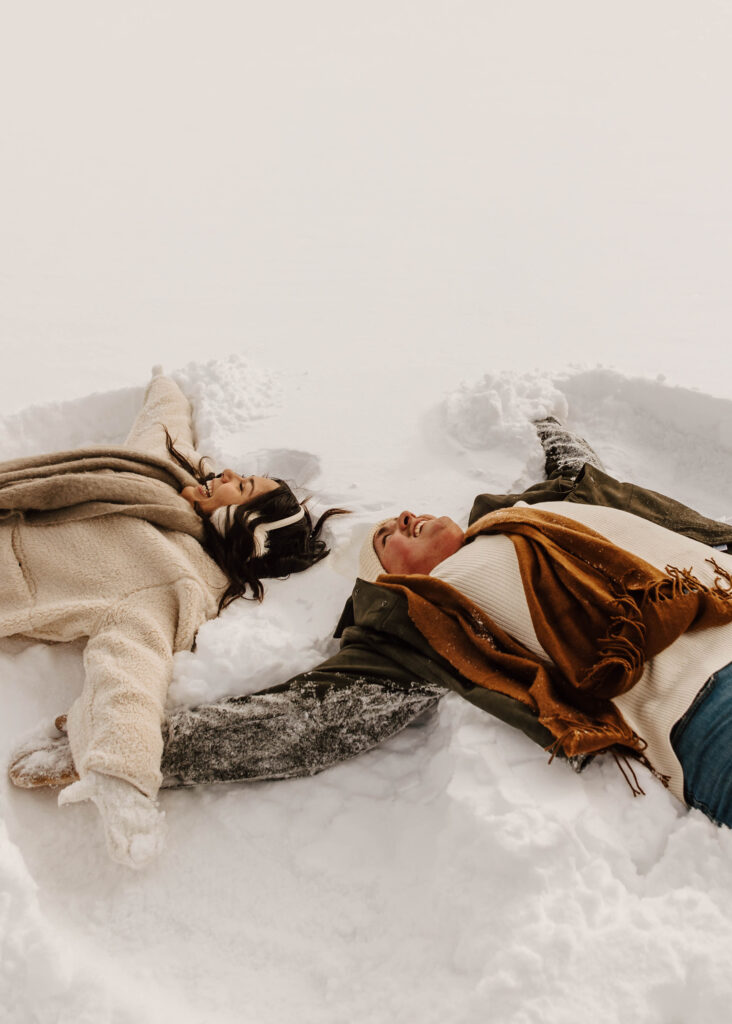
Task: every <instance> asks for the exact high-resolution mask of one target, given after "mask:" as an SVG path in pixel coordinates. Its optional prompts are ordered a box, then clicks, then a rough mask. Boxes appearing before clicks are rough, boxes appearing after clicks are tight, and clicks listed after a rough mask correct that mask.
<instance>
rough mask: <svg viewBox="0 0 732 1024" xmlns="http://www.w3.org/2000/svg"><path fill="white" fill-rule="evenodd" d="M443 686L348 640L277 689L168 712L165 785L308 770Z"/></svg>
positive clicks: (417, 710)
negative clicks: (417, 676)
mask: <svg viewBox="0 0 732 1024" xmlns="http://www.w3.org/2000/svg"><path fill="white" fill-rule="evenodd" d="M444 692H445V690H444V688H443V687H441V686H439V685H435V684H433V683H429V682H425V681H423V680H420V679H414V678H412V677H411V676H410V674H409V673H408V672H404V671H402V670H401V669H400V668H399V666H397V665H395V664H394V663H393V662H391V661H390V660H389V659H388V658H381V659H380V658H379V657H378V656H375V654H374V652H373V651H372V650H370V649H366V648H363V649H359V648H358V647H356V646H353V645H351V646H348V647H346V648H344V649H342V650H341V651H340V652H339V653H338V654H336V655H335V656H334V657H333V658H331V659H329V660H328V661H326V662H324V663H323V664H322V665H319V666H318V667H317V668H315V669H313V670H312V671H310V672H303V673H301V674H300V675H297V676H295V677H294V678H293V679H291V680H289V681H288V682H286V683H283V684H282V685H280V686H275V687H273V688H271V689H269V690H264V691H262V692H261V693H255V694H251V695H248V696H245V697H232V698H229V699H228V700H221V701H216V702H215V703H212V704H202V705H199V706H198V707H195V708H179V709H177V710H175V711H172V712H171V713H170V715H169V716H168V720H167V723H166V725H165V726H164V733H163V735H164V743H165V746H164V752H163V760H162V772H163V777H164V782H163V785H164V786H166V787H170V786H195V785H198V784H202V783H212V782H252V781H255V780H264V779H288V778H294V777H296V776H304V775H314V774H316V773H317V772H320V771H323V770H324V769H325V768H329V767H331V766H332V765H334V764H338V763H339V762H341V761H346V760H349V759H350V758H352V757H355V756H356V755H357V754H362V753H364V752H365V751H367V750H371V749H372V748H373V747H376V746H378V745H379V744H380V743H383V742H384V741H385V740H388V739H389V738H390V737H391V736H394V735H395V734H396V733H398V732H400V731H401V730H402V729H403V728H404V727H405V726H407V725H410V724H411V723H413V722H414V721H415V720H416V719H418V718H419V717H420V716H421V715H423V714H424V713H425V712H426V711H429V710H430V709H431V708H433V707H435V705H436V704H437V701H438V700H439V699H440V697H441V696H442V695H443V694H444Z"/></svg>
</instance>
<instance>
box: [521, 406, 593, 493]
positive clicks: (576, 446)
mask: <svg viewBox="0 0 732 1024" xmlns="http://www.w3.org/2000/svg"><path fill="white" fill-rule="evenodd" d="M534 426H535V427H536V433H537V434H538V435H539V440H540V441H541V444H542V447H543V449H544V454H545V456H546V475H547V477H549V478H551V477H555V476H563V477H569V478H570V479H574V477H576V476H577V474H578V473H579V471H580V470H581V469H582V467H583V466H584V464H585V463H586V462H588V463H589V464H590V465H591V466H596V467H597V468H598V469H601V470H602V471H603V472H604V470H605V467H604V466H603V464H602V462H601V461H600V459H599V457H598V455H597V453H596V452H595V451H594V450H593V449H592V448H591V447H590V446H589V444H588V443H587V441H585V439H584V438H583V437H580V436H579V434H575V433H574V431H572V430H567V428H566V427H563V426H562V424H561V423H560V422H559V420H556V419H555V418H554V417H553V416H547V417H546V418H545V419H543V420H536V422H535V424H534Z"/></svg>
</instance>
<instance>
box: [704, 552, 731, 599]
mask: <svg viewBox="0 0 732 1024" xmlns="http://www.w3.org/2000/svg"><path fill="white" fill-rule="evenodd" d="M705 561H706V562H707V563H708V564H709V565H711V567H712V569H714V572H715V573H716V576H715V577H714V590H713V593H715V594H716V595H717V597H721V598H722V600H723V601H731V600H732V575H730V572H729V570H728V569H725V568H724V567H723V566H721V565H719V563H718V562H717V560H716V559H715V558H707V559H705ZM722 580H724V582H725V584H726V586H723V585H722Z"/></svg>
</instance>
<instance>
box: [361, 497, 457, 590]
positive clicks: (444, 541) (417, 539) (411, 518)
mask: <svg viewBox="0 0 732 1024" xmlns="http://www.w3.org/2000/svg"><path fill="white" fill-rule="evenodd" d="M462 543H463V531H462V530H461V529H460V527H459V526H458V524H457V523H456V522H454V521H453V520H452V519H450V518H449V517H448V516H440V517H439V518H436V517H435V516H428V515H423V516H415V515H413V514H412V513H411V512H402V513H401V514H400V515H398V516H396V518H394V519H387V521H386V522H385V523H382V524H381V526H380V527H379V529H378V530H377V531H376V534H375V535H374V551H375V552H376V555H377V557H378V559H379V561H380V562H381V564H382V565H383V567H384V569H385V570H386V572H390V573H398V574H404V573H423V574H425V575H426V574H427V573H430V572H431V571H432V570H433V569H434V567H435V566H436V565H439V563H440V562H442V561H444V560H445V559H446V558H449V557H450V555H454V554H455V552H456V551H458V550H459V549H460V548H461V547H462Z"/></svg>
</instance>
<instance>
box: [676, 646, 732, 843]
mask: <svg viewBox="0 0 732 1024" xmlns="http://www.w3.org/2000/svg"><path fill="white" fill-rule="evenodd" d="M671 746H672V747H673V749H674V752H675V753H676V756H677V757H678V759H679V761H680V762H681V766H682V768H683V769H684V799H685V800H686V802H687V804H688V805H689V807H697V808H698V809H699V810H700V811H703V813H704V814H706V816H707V817H708V818H711V819H712V821H713V822H715V823H716V824H717V825H727V826H729V827H730V828H732V664H729V665H725V667H724V668H721V669H720V670H719V671H718V672H715V673H714V675H712V676H710V677H709V679H707V681H706V683H705V684H704V686H702V688H701V690H700V691H699V693H698V694H697V696H696V697H695V699H694V703H693V704H692V705H691V707H690V708H689V710H688V711H687V712H686V714H685V715H684V716H683V718H680V719H679V721H678V722H677V723H676V724H675V725H674V727H673V729H672V730H671Z"/></svg>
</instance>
